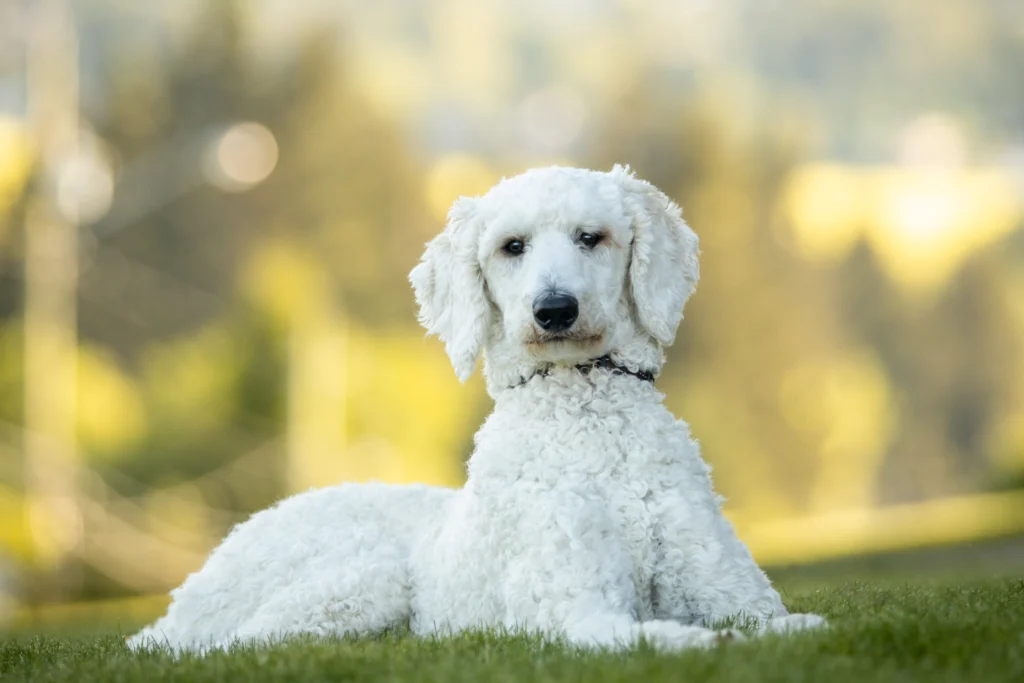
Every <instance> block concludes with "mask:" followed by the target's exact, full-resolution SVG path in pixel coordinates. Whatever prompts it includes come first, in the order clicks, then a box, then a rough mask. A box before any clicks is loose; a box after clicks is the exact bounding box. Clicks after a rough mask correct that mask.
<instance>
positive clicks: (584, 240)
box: [576, 232, 604, 249]
mask: <svg viewBox="0 0 1024 683" xmlns="http://www.w3.org/2000/svg"><path fill="white" fill-rule="evenodd" d="M603 239H604V235H602V234H601V233H599V232H584V233H581V234H580V236H579V238H577V240H576V241H577V242H579V243H580V244H582V245H583V246H584V247H586V248H587V249H593V248H594V247H596V246H597V245H598V244H600V243H601V240H603Z"/></svg>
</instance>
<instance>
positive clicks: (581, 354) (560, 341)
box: [525, 330, 605, 363]
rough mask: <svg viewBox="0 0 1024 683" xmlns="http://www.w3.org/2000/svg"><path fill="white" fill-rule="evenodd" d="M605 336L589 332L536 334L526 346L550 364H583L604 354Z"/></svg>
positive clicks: (532, 353)
mask: <svg viewBox="0 0 1024 683" xmlns="http://www.w3.org/2000/svg"><path fill="white" fill-rule="evenodd" d="M604 342H605V335H604V334H603V333H601V332H593V331H589V330H579V331H576V330H569V331H568V332H536V331H533V332H532V333H531V334H530V336H529V337H528V338H527V339H526V342H525V346H526V348H527V349H528V350H529V352H530V355H531V356H533V357H534V358H536V359H537V360H542V361H549V362H555V363H557V362H568V361H573V362H582V361H585V360H589V359H591V358H594V357H595V356H600V355H601V354H602V353H603V352H604Z"/></svg>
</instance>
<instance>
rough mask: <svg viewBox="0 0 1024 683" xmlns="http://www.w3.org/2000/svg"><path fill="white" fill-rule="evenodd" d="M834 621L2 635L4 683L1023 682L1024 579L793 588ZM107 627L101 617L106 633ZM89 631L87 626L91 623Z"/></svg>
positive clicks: (791, 598)
mask: <svg viewBox="0 0 1024 683" xmlns="http://www.w3.org/2000/svg"><path fill="white" fill-rule="evenodd" d="M784 593H785V594H786V600H787V602H788V603H789V604H790V605H791V607H792V609H793V610H794V611H811V612H818V613H822V614H825V615H827V616H828V617H829V618H830V619H831V621H832V624H833V626H832V628H831V629H830V630H829V631H827V632H817V633H810V634H804V635H799V636H772V637H765V638H760V639H757V640H751V641H748V642H742V643H730V644H727V645H725V646H722V647H720V648H718V649H716V650H713V651H709V652H685V653H681V654H674V655H665V654H658V653H656V652H653V651H651V650H649V649H647V648H639V649H637V650H635V651H632V652H627V653H597V654H581V653H579V652H574V651H572V650H569V649H565V648H562V647H559V646H557V645H553V644H549V643H542V642H539V641H536V640H531V639H529V638H521V637H499V636H495V635H489V634H470V635H465V636H462V637H460V638H457V639H453V640H432V639H426V640H419V639H415V638H411V637H397V636H385V637H380V638H374V639H364V640H334V641H322V640H321V641H312V640H303V641H297V642H291V643H288V644H283V645H279V646H276V647H273V648H270V649H268V650H262V651H261V650H254V649H251V648H239V649H237V650H235V651H232V652H230V653H216V654H212V655H210V656H207V657H206V658H196V657H185V658H183V659H181V660H179V661H174V660H173V659H172V658H171V657H169V656H167V655H166V654H162V653H144V654H139V655H134V654H132V653H130V652H128V650H127V649H126V648H125V647H124V644H123V642H122V636H121V635H119V634H117V633H111V632H107V633H105V634H103V633H99V634H97V633H91V634H90V633H87V632H86V633H78V634H67V633H63V634H56V633H54V632H52V631H51V632H50V633H48V634H45V635H40V634H38V633H36V634H29V633H25V632H22V633H19V634H14V633H11V634H8V635H7V636H0V681H4V683H15V682H16V681H73V682H74V683H90V682H91V681H111V682H122V681H123V682H125V683H150V682H151V681H189V682H192V681H195V682H197V683H200V682H203V681H302V682H303V683H307V682H310V681H367V682H369V683H373V682H376V681H381V682H383V681H389V682H392V681H443V682H445V683H458V682H460V681H467V682H468V681H473V682H476V681H495V682H501V681H579V682H580V683H584V682H586V683H590V682H595V683H603V682H605V681H607V682H611V681H808V682H812V681H813V682H814V683H845V682H846V681H851V682H853V681H856V682H858V683H860V682H861V681H900V682H901V683H903V682H905V681H915V680H929V681H932V680H934V681H971V682H987V681H1017V682H1019V681H1024V580H1021V579H991V580H986V581H971V582H958V583H949V582H947V583H934V582H918V583H900V584H892V583H848V584H845V585H842V586H838V587H829V588H820V589H813V588H808V587H803V588H800V589H797V590H793V591H784ZM96 626H97V625H95V624H94V625H92V628H93V629H95V628H96ZM87 630H88V629H87Z"/></svg>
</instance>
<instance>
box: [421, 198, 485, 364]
mask: <svg viewBox="0 0 1024 683" xmlns="http://www.w3.org/2000/svg"><path fill="white" fill-rule="evenodd" d="M475 211H476V200H475V199H471V198H468V197H462V198H460V199H459V200H458V201H456V202H455V204H453V205H452V208H451V210H450V211H449V212H448V225H447V226H446V227H445V229H444V232H442V233H441V234H440V235H438V236H437V237H435V238H434V239H433V240H431V241H430V242H429V243H428V244H427V249H426V251H425V252H424V253H423V258H422V260H421V261H420V263H419V264H418V265H417V266H416V267H415V268H413V269H412V272H411V273H409V281H410V282H411V283H412V286H413V289H414V290H415V292H416V303H417V304H419V307H420V313H419V321H420V324H421V325H423V327H425V328H427V332H428V333H429V334H435V335H437V336H438V337H440V339H441V341H443V342H444V345H445V351H447V352H448V358H449V359H451V362H452V367H454V368H455V374H456V375H458V377H459V379H460V380H462V381H463V382H464V381H466V380H467V379H469V376H470V375H472V374H473V370H474V368H475V367H476V362H477V359H478V358H479V357H480V352H481V351H482V350H483V348H484V344H485V343H486V342H487V334H488V330H489V329H490V325H491V304H490V301H488V299H487V294H486V291H485V289H484V276H483V272H482V271H481V269H480V263H479V260H478V259H477V242H478V239H479V232H480V230H479V227H478V226H477V225H476V224H475V221H474V220H473V216H474V214H475Z"/></svg>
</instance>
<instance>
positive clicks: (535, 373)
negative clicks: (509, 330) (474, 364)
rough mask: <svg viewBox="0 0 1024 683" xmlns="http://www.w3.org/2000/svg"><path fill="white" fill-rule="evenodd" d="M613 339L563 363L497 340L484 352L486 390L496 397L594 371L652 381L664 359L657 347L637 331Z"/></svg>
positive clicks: (584, 376) (582, 375) (637, 380)
mask: <svg viewBox="0 0 1024 683" xmlns="http://www.w3.org/2000/svg"><path fill="white" fill-rule="evenodd" d="M615 341H617V342H618V343H614V344H612V345H611V348H609V349H607V350H604V351H602V352H601V353H598V354H596V355H595V357H593V358H590V359H586V360H579V361H572V362H565V363H551V362H546V361H538V360H537V359H536V358H532V357H530V355H529V354H528V353H526V352H520V353H512V352H511V351H512V349H511V348H509V347H510V346H511V345H512V344H511V342H509V343H502V342H501V341H499V342H498V343H496V344H494V345H493V346H491V347H489V348H487V349H485V351H484V376H485V377H486V379H487V393H489V394H490V395H491V397H492V398H495V399H497V398H498V396H499V395H501V394H505V393H506V392H509V391H516V390H517V389H519V388H521V387H523V386H525V385H527V384H533V383H534V382H545V381H547V380H548V379H549V378H552V377H556V376H562V375H566V376H578V377H579V378H580V379H581V380H582V381H584V382H585V381H586V380H587V378H588V377H589V376H590V375H592V374H595V373H596V374H601V373H608V374H613V375H621V376H623V377H625V378H626V379H629V380H630V381H636V382H641V383H644V384H650V383H653V381H654V378H656V377H657V375H658V373H659V372H660V370H661V366H662V365H663V364H664V362H665V354H664V352H663V351H662V349H661V347H660V346H659V345H657V344H656V343H655V342H653V341H652V340H651V339H650V337H648V336H646V335H641V334H631V335H629V336H628V337H626V338H625V339H620V340H615ZM556 384H559V383H558V382H556Z"/></svg>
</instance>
